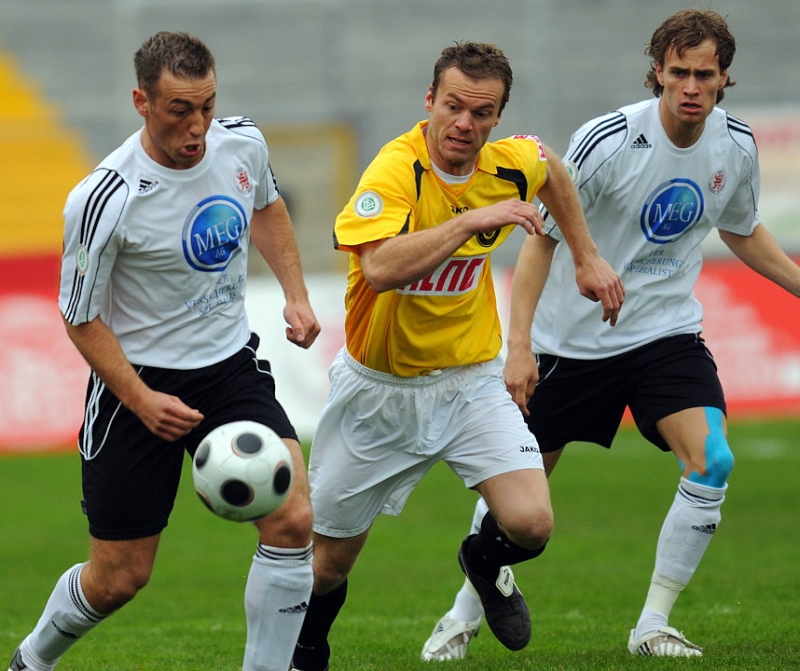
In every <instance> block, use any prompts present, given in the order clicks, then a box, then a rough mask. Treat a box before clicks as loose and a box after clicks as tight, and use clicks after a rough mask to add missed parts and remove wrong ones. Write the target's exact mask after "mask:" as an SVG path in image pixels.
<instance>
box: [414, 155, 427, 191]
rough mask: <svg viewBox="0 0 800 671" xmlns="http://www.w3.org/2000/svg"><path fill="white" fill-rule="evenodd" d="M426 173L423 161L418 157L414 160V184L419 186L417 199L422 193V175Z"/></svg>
mask: <svg viewBox="0 0 800 671" xmlns="http://www.w3.org/2000/svg"><path fill="white" fill-rule="evenodd" d="M424 174H425V168H423V167H422V163H420V162H419V159H417V160H416V161H414V184H415V186H416V187H417V200H419V197H420V196H421V195H422V176H423V175H424Z"/></svg>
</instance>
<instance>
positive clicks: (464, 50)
mask: <svg viewBox="0 0 800 671" xmlns="http://www.w3.org/2000/svg"><path fill="white" fill-rule="evenodd" d="M449 68H456V69H458V70H460V71H461V72H463V73H464V74H465V75H467V77H470V78H471V79H475V80H480V79H498V80H500V81H501V82H502V83H503V87H504V88H505V91H504V93H503V97H502V99H501V100H500V109H499V110H498V112H502V111H503V108H504V107H505V106H506V103H507V102H508V98H509V95H510V94H511V84H512V83H513V82H514V77H513V75H512V73H511V65H510V64H509V62H508V58H506V55H505V54H504V53H503V52H502V51H501V50H500V49H499V48H498V47H496V46H495V45H494V44H487V43H484V42H456V44H454V45H453V46H451V47H447V48H446V49H444V50H443V51H442V54H441V56H439V60H437V61H436V65H434V67H433V82H432V83H431V94H432V95H433V97H434V98H435V97H436V91H437V89H438V88H439V81H440V80H441V78H442V73H443V72H444V71H445V70H447V69H449Z"/></svg>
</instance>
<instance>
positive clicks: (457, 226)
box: [360, 215, 472, 293]
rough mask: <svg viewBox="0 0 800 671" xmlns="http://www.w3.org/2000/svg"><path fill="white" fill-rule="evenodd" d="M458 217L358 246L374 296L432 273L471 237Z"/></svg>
mask: <svg viewBox="0 0 800 671" xmlns="http://www.w3.org/2000/svg"><path fill="white" fill-rule="evenodd" d="M461 216H463V215H459V217H454V218H453V219H451V220H450V221H447V222H445V223H444V224H440V225H439V226H435V227H433V228H429V229H426V230H424V231H417V232H415V233H409V234H407V235H398V236H396V237H394V238H388V239H386V240H381V241H379V242H377V243H368V244H366V245H362V248H361V255H360V256H361V268H362V271H363V272H364V277H365V278H366V280H367V282H368V283H369V285H370V287H371V288H372V289H373V290H374V291H376V292H378V293H380V292H382V291H389V290H391V289H397V288H399V287H404V286H406V285H407V284H411V283H413V282H416V281H417V280H420V279H422V278H423V277H426V276H427V275H429V274H430V273H432V272H433V271H434V270H436V268H438V267H439V266H440V265H441V264H442V263H444V261H445V260H446V259H448V258H449V257H450V256H452V254H453V253H454V252H455V251H456V250H457V249H458V248H459V247H461V246H462V245H463V244H464V243H465V242H466V241H467V240H469V238H470V237H471V235H472V232H471V230H470V229H469V228H468V227H467V226H466V225H465V221H464V220H463V219H460V217H461Z"/></svg>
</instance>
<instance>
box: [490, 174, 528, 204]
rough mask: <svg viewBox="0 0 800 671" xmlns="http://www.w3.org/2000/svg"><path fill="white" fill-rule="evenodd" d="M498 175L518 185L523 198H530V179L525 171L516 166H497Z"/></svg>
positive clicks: (520, 195)
mask: <svg viewBox="0 0 800 671" xmlns="http://www.w3.org/2000/svg"><path fill="white" fill-rule="evenodd" d="M497 176H498V177H499V178H500V179H504V180H505V181H507V182H511V183H512V184H514V185H516V187H517V191H518V192H519V197H520V199H521V200H528V180H527V179H526V178H525V173H524V172H522V170H517V169H516V168H503V167H501V166H497Z"/></svg>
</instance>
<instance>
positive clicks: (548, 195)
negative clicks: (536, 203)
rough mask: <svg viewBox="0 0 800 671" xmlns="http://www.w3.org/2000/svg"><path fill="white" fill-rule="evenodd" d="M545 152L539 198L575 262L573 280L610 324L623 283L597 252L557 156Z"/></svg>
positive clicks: (619, 302)
mask: <svg viewBox="0 0 800 671" xmlns="http://www.w3.org/2000/svg"><path fill="white" fill-rule="evenodd" d="M545 150H546V152H547V156H548V159H547V181H546V182H545V183H544V185H543V186H542V187H541V188H540V189H539V192H538V194H537V195H538V196H539V200H541V201H542V203H544V205H545V207H546V208H547V209H548V211H549V212H550V215H551V216H552V217H553V218H554V219H555V220H556V222H557V223H558V227H559V229H561V232H562V233H563V235H564V240H566V243H567V245H568V246H569V249H570V252H571V253H572V258H573V261H574V263H575V280H576V282H577V283H578V289H579V291H580V292H581V295H582V296H585V297H586V298H588V299H590V300H593V301H599V302H600V303H601V304H602V306H603V321H607V322H609V323H610V324H611V326H614V325H615V324H616V323H617V318H618V317H619V311H620V309H621V308H622V303H623V301H624V300H625V287H624V286H623V284H622V280H621V279H620V278H619V275H617V273H615V272H614V270H613V268H611V266H610V265H609V264H608V262H607V261H606V260H605V259H604V258H603V257H602V256H600V253H599V252H598V251H597V246H596V245H595V243H594V240H593V239H592V236H591V235H590V233H589V227H588V226H587V225H586V219H585V217H584V215H583V208H582V207H581V203H580V199H579V197H578V192H577V190H576V189H575V185H574V184H573V183H572V180H571V179H570V177H569V174H568V173H567V170H566V168H564V166H563V165H562V163H561V160H560V159H559V158H558V156H557V155H556V154H555V152H553V151H552V150H551V149H550V148H548V147H546V148H545Z"/></svg>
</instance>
